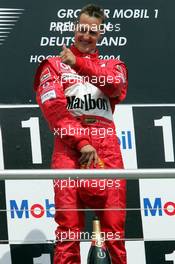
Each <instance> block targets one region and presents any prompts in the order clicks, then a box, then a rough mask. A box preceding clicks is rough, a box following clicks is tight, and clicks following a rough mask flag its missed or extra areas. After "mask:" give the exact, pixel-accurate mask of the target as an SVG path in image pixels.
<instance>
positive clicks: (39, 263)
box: [33, 254, 51, 264]
mask: <svg viewBox="0 0 175 264" xmlns="http://www.w3.org/2000/svg"><path fill="white" fill-rule="evenodd" d="M33 264H51V262H50V254H42V255H41V256H40V257H38V258H34V259H33Z"/></svg>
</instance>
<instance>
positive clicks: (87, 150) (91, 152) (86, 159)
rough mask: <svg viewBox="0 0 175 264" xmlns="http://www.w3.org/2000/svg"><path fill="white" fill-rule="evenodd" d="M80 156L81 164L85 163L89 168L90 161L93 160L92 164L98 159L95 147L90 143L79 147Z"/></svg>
mask: <svg viewBox="0 0 175 264" xmlns="http://www.w3.org/2000/svg"><path fill="white" fill-rule="evenodd" d="M80 152H81V157H80V158H79V162H80V164H81V165H83V164H86V168H89V167H90V165H91V163H92V162H94V165H95V166H96V164H97V163H98V161H99V158H98V155H97V151H96V149H95V148H94V147H93V146H91V145H86V146H84V147H82V148H81V149H80Z"/></svg>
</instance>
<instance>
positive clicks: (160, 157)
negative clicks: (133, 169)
mask: <svg viewBox="0 0 175 264" xmlns="http://www.w3.org/2000/svg"><path fill="white" fill-rule="evenodd" d="M133 116H134V127H135V139H136V150H137V162H138V168H174V167H175V151H174V149H175V105H174V106H168V105H167V106H165V105H157V106H156V105H155V106H147V105H145V106H141V107H140V106H138V107H137V106H134V107H133Z"/></svg>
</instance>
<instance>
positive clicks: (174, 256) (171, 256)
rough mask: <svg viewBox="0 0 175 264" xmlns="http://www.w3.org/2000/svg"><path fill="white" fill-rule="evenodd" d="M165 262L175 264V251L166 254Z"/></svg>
mask: <svg viewBox="0 0 175 264" xmlns="http://www.w3.org/2000/svg"><path fill="white" fill-rule="evenodd" d="M165 261H173V264H175V251H173V252H172V253H170V254H165Z"/></svg>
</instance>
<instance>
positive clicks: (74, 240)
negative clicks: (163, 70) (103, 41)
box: [34, 4, 128, 264]
mask: <svg viewBox="0 0 175 264" xmlns="http://www.w3.org/2000/svg"><path fill="white" fill-rule="evenodd" d="M104 19H105V15H104V12H103V10H102V9H101V8H100V7H98V6H96V5H91V4H90V5H88V6H85V7H84V8H82V9H81V11H80V13H79V16H78V20H77V24H76V28H75V36H74V37H75V38H74V43H73V44H72V45H71V46H70V47H69V48H68V47H66V46H65V45H64V46H63V48H62V51H61V52H60V54H59V56H58V57H54V58H49V59H47V60H44V61H43V62H42V63H41V64H40V66H39V68H38V70H37V73H36V76H35V84H34V88H35V91H36V99H37V102H38V104H39V106H40V108H41V110H42V113H43V115H44V117H45V119H46V120H47V122H48V124H49V127H50V129H51V130H52V131H53V134H54V150H53V155H52V164H51V167H52V168H53V169H63V168H64V169H79V168H90V169H95V168H96V169H100V168H105V169H116V168H120V169H122V168H123V161H122V156H121V152H120V146H119V143H118V140H117V137H116V132H115V126H114V122H113V115H112V114H113V111H114V108H115V105H116V104H118V103H119V102H121V101H122V100H123V99H124V98H125V96H126V92H127V84H128V82H127V70H126V66H125V64H124V63H123V62H122V61H120V60H118V59H108V60H101V59H99V54H98V50H97V48H96V44H97V42H98V41H99V40H100V37H101V28H102V27H101V25H104ZM100 129H103V130H105V131H106V132H107V133H105V136H102V135H101V133H99V131H101V130H100ZM83 131H84V132H83ZM80 132H81V133H80ZM92 132H93V133H92ZM92 175H93V173H92ZM79 180H80V179H76V180H75V182H77V183H78V181H79ZM105 180H106V188H104V189H101V188H99V186H98V184H97V185H96V187H94V186H93V185H91V184H90V183H91V182H92V181H93V179H91V180H86V184H84V185H81V186H78V184H74V186H67V187H66V188H61V187H60V186H61V185H60V181H61V180H59V179H57V180H55V181H54V191H55V207H56V209H59V210H58V211H56V213H55V221H56V223H57V224H58V227H57V229H56V231H55V233H56V241H57V242H56V244H55V252H54V264H79V263H81V260H80V247H79V246H80V238H81V237H80V234H81V232H82V230H83V228H84V211H83V210H75V209H81V208H86V207H89V208H93V209H98V208H101V209H107V210H104V211H103V210H97V211H96V214H97V215H98V217H99V218H100V222H101V227H102V232H104V234H110V237H108V239H106V245H107V247H108V250H109V253H110V256H111V259H112V263H113V264H126V263H127V262H126V250H125V244H124V241H123V238H124V225H125V214H126V213H125V210H113V209H114V208H121V209H123V208H126V197H125V195H126V182H125V180H117V179H105ZM66 181H68V179H67V180H66ZM96 181H97V183H98V181H100V179H98V180H97V179H96ZM67 183H68V182H67ZM107 183H108V185H107ZM110 208H111V210H110ZM60 209H63V210H62V211H61V210H60ZM65 209H66V210H65ZM63 234H64V238H66V239H65V240H63V239H62V238H63V236H62V235H63ZM70 234H71V235H70ZM119 238H120V239H119Z"/></svg>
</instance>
